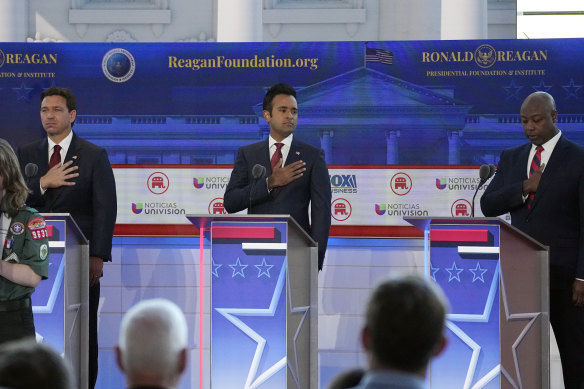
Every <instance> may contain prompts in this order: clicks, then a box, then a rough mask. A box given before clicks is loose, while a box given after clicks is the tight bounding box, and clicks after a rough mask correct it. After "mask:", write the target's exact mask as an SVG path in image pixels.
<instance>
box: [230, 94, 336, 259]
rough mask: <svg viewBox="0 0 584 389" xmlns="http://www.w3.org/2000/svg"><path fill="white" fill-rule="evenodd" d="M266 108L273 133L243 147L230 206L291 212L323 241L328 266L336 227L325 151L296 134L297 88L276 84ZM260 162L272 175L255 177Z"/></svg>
mask: <svg viewBox="0 0 584 389" xmlns="http://www.w3.org/2000/svg"><path fill="white" fill-rule="evenodd" d="M262 108H263V115H264V119H265V120H266V121H267V122H268V124H269V126H270V136H269V138H268V139H266V140H264V141H261V142H257V143H254V144H251V145H248V146H244V147H242V148H240V149H239V152H238V153H237V158H236V159H235V164H234V167H233V172H232V173H231V178H230V180H229V184H228V185H227V189H226V191H225V196H224V206H225V210H227V212H229V213H233V212H239V211H241V210H244V209H246V208H247V209H248V210H247V212H248V213H251V214H290V215H291V216H292V217H293V218H294V219H295V220H296V221H297V222H298V224H300V226H301V227H302V228H304V230H305V231H306V232H307V233H308V234H310V236H311V237H312V238H313V239H314V240H315V241H316V242H317V243H318V269H319V270H322V266H323V263H324V255H325V252H326V246H327V242H328V235H329V230H330V225H331V211H330V209H331V185H330V179H329V175H328V168H327V166H326V162H325V159H324V151H323V150H322V149H319V148H316V147H314V146H311V145H309V144H307V143H304V142H301V141H299V140H298V139H296V138H295V137H293V132H294V130H295V129H296V123H297V120H298V103H297V102H296V91H295V90H294V89H293V88H292V87H291V86H289V85H287V84H276V85H274V86H272V87H271V88H270V89H269V90H268V92H267V93H266V95H265V96H264V101H263V105H262ZM256 165H261V166H263V167H266V170H267V178H265V177H263V178H254V170H256V172H257V169H254V167H255V166H256ZM309 204H310V210H311V212H310V219H309V217H308V206H309Z"/></svg>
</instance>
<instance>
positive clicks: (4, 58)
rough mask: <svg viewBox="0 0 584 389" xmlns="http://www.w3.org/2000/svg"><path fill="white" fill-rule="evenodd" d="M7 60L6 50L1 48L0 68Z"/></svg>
mask: <svg viewBox="0 0 584 389" xmlns="http://www.w3.org/2000/svg"><path fill="white" fill-rule="evenodd" d="M5 61H6V55H4V52H3V51H2V50H0V68H1V67H2V66H4V62H5Z"/></svg>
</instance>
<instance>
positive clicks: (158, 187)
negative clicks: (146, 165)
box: [146, 172, 170, 195]
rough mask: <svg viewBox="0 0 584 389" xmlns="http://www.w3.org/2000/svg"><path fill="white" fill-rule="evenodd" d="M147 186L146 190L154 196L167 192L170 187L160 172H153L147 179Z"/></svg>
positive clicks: (165, 177) (166, 178)
mask: <svg viewBox="0 0 584 389" xmlns="http://www.w3.org/2000/svg"><path fill="white" fill-rule="evenodd" d="M146 185H147V186H148V190H150V192H152V193H154V194H155V195H160V194H163V193H164V192H166V191H167V190H168V187H169V186H170V181H169V180H168V177H167V176H166V174H164V173H161V172H155V173H152V174H151V175H150V177H148V182H147V184H146Z"/></svg>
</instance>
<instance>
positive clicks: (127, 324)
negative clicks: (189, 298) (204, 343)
mask: <svg viewBox="0 0 584 389" xmlns="http://www.w3.org/2000/svg"><path fill="white" fill-rule="evenodd" d="M116 359H117V362H118V365H119V367H120V369H121V370H122V371H123V372H124V374H125V375H126V382H127V385H128V387H132V386H138V385H158V386H164V387H171V388H174V387H176V386H177V385H178V382H179V380H180V376H181V375H182V373H183V372H184V370H185V368H186V359H187V322H186V319H185V316H184V314H183V313H182V311H181V310H180V308H179V307H178V306H177V305H176V304H175V303H173V302H171V301H169V300H165V299H160V298H157V299H151V300H143V301H141V302H139V303H138V304H136V305H134V306H133V307H132V308H130V309H129V310H128V312H126V314H125V315H124V317H123V319H122V323H121V325H120V338H119V344H118V345H117V346H116Z"/></svg>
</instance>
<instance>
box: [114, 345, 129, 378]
mask: <svg viewBox="0 0 584 389" xmlns="http://www.w3.org/2000/svg"><path fill="white" fill-rule="evenodd" d="M115 351H116V362H117V364H118V367H119V368H120V370H121V371H122V372H123V373H125V372H126V370H125V369H124V364H123V362H122V350H120V347H119V346H118V345H116V347H115Z"/></svg>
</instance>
